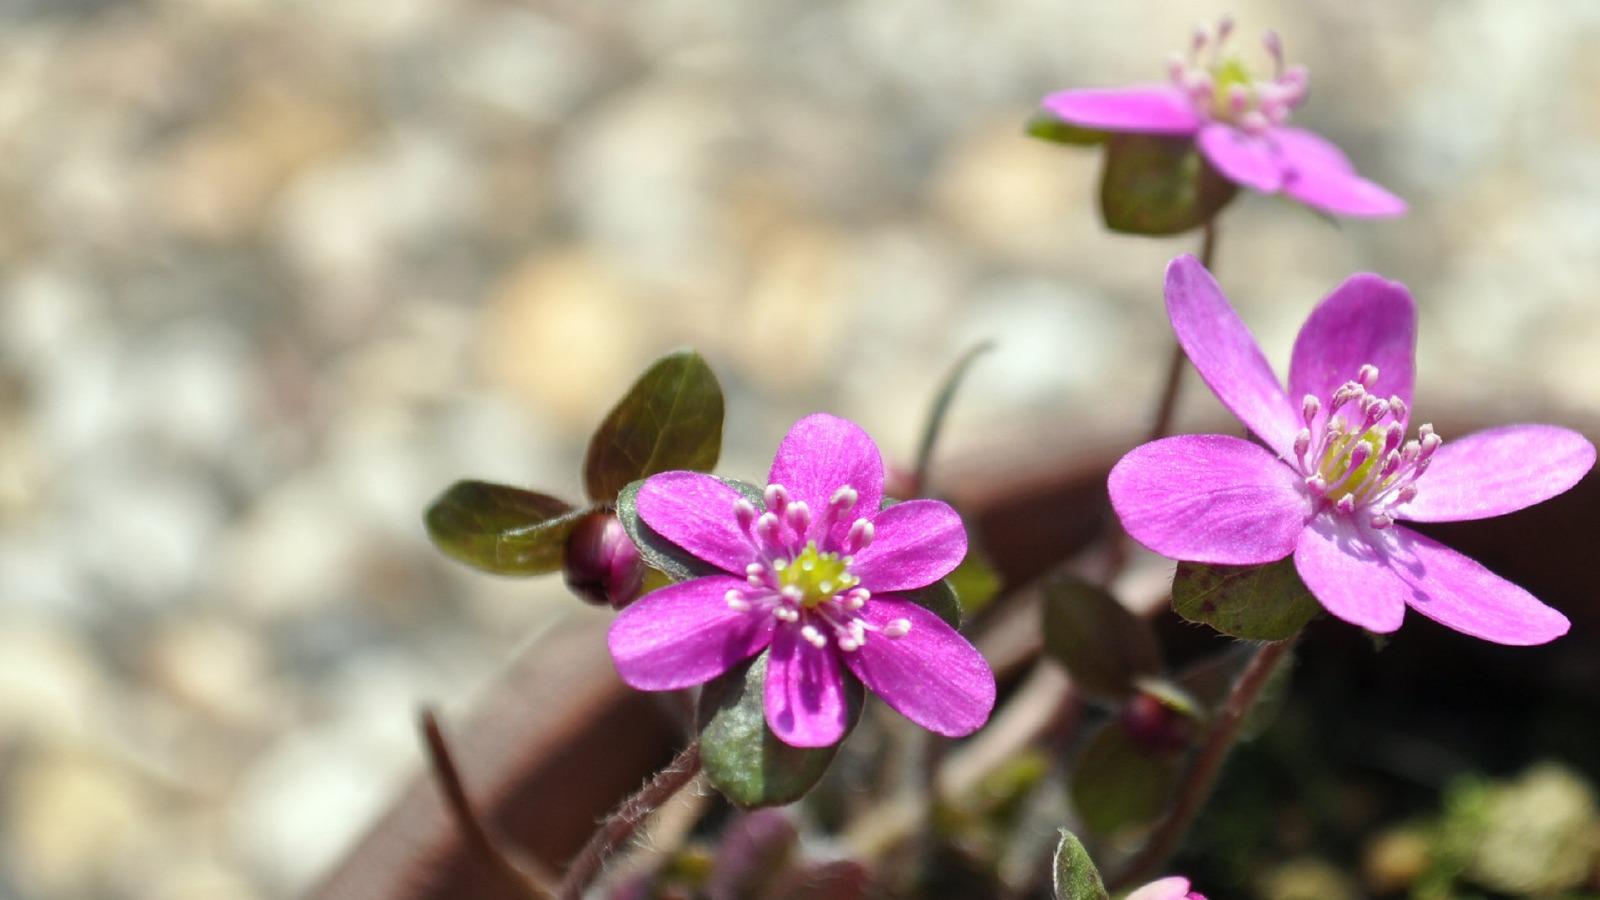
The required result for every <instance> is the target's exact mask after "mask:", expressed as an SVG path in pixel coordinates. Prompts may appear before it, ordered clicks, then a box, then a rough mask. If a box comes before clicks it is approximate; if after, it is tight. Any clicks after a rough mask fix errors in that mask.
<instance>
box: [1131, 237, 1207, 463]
mask: <svg viewBox="0 0 1600 900" xmlns="http://www.w3.org/2000/svg"><path fill="white" fill-rule="evenodd" d="M1216 253H1217V220H1216V219H1215V218H1212V219H1207V220H1206V224H1205V225H1203V226H1202V227H1201V237H1200V264H1201V265H1202V266H1205V267H1206V269H1208V270H1209V269H1210V268H1211V266H1212V263H1213V261H1214V259H1215V258H1216ZM1187 361H1188V357H1187V356H1185V355H1184V352H1183V347H1182V346H1181V345H1180V344H1179V343H1178V341H1177V339H1176V338H1174V339H1173V341H1172V352H1171V354H1170V355H1169V356H1168V357H1167V377H1166V380H1165V381H1164V382H1163V383H1162V387H1161V399H1160V400H1158V401H1157V402H1156V414H1155V418H1154V419H1152V420H1151V423H1150V433H1149V435H1148V436H1147V437H1146V438H1145V440H1146V441H1158V440H1160V439H1162V438H1164V437H1166V436H1167V433H1168V432H1170V431H1171V430H1172V418H1173V416H1174V415H1176V413H1177V411H1178V392H1179V389H1180V388H1182V387H1183V366H1184V363H1185V362H1187Z"/></svg>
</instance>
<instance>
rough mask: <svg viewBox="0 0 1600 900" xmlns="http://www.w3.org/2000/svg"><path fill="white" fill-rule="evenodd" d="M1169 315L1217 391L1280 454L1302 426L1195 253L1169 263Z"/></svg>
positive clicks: (1191, 356) (1287, 449)
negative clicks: (1194, 255) (1195, 256)
mask: <svg viewBox="0 0 1600 900" xmlns="http://www.w3.org/2000/svg"><path fill="white" fill-rule="evenodd" d="M1167 316H1168V317H1169V318H1170V319H1171V320H1172V330H1173V331H1174V332H1176V333H1177V336H1178V343H1180V344H1182V345H1183V350H1184V352H1185V353H1187V354H1188V355H1189V361H1190V362H1192V363H1194V367H1195V369H1197V370H1198V371H1199V372H1200V377H1201V378H1203V379H1205V382H1206V384H1207V385H1209V386H1210V387H1211V391H1212V393H1214V394H1216V395H1217V399H1218V400H1221V401H1222V405H1223V406H1226V407H1227V408H1228V409H1229V410H1230V411H1231V412H1232V413H1233V414H1234V415H1236V416H1238V417H1239V419H1240V420H1241V421H1243V422H1244V424H1245V425H1248V426H1249V427H1250V430H1251V431H1254V432H1255V433H1256V435H1257V436H1259V437H1260V438H1261V439H1262V440H1263V441H1265V442H1266V444H1267V446H1268V447H1271V448H1272V449H1273V450H1276V451H1277V452H1278V454H1279V455H1280V456H1283V457H1286V458H1287V457H1288V456H1289V455H1290V454H1291V453H1292V452H1293V449H1292V448H1293V446H1294V436H1295V434H1296V433H1298V432H1299V430H1300V427H1301V426H1300V415H1299V413H1298V412H1296V409H1297V406H1291V405H1290V403H1289V399H1288V398H1287V397H1286V396H1285V395H1284V393H1283V389H1282V388H1281V387H1279V386H1278V378H1277V376H1276V375H1274V374H1272V366H1270V365H1268V364H1267V358H1266V357H1265V356H1263V355H1262V353H1261V348H1260V347H1259V346H1257V345H1256V341H1255V338H1253V337H1251V336H1250V331H1249V329H1247V328H1245V327H1244V322H1242V321H1240V320H1239V314H1238V313H1236V312H1234V311H1233V307H1232V306H1230V305H1229V304H1228V298H1227V297H1224V296H1223V294H1222V288H1220V287H1218V286H1217V280H1216V279H1215V278H1213V277H1211V273H1210V272H1207V271H1206V268H1205V266H1202V265H1200V262H1199V260H1197V259H1195V258H1194V257H1192V256H1180V257H1178V258H1176V259H1174V260H1173V261H1172V262H1171V263H1168V264H1167Z"/></svg>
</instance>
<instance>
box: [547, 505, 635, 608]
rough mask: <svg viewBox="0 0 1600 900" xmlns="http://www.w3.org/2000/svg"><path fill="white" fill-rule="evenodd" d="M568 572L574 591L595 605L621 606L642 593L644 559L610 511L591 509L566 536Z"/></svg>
mask: <svg viewBox="0 0 1600 900" xmlns="http://www.w3.org/2000/svg"><path fill="white" fill-rule="evenodd" d="M565 575H566V579H567V587H568V588H570V589H571V590H572V592H573V593H574V594H577V595H578V596H579V597H581V598H583V599H584V600H585V601H587V602H589V603H593V604H595V605H596V606H603V605H605V604H608V603H609V604H610V605H611V606H612V607H614V608H616V609H622V608H623V607H625V606H627V605H628V604H629V603H632V602H633V601H634V600H635V599H636V598H637V597H638V596H639V589H640V588H641V587H642V586H643V585H644V562H643V561H642V560H641V559H640V558H639V549H638V548H637V547H635V546H633V541H631V540H629V539H628V532H627V531H626V530H624V529H623V527H622V523H621V522H619V521H617V517H616V516H614V515H612V514H611V513H603V512H597V513H591V514H589V515H587V516H584V518H583V521H581V522H579V523H578V526H577V527H576V528H574V529H572V534H571V536H569V537H568V538H567V559H566V568H565Z"/></svg>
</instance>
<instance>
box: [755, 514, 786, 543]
mask: <svg viewBox="0 0 1600 900" xmlns="http://www.w3.org/2000/svg"><path fill="white" fill-rule="evenodd" d="M756 537H759V538H761V542H762V543H763V544H766V545H767V549H769V550H782V549H783V527H782V525H780V524H779V522H778V517H777V516H775V515H773V514H772V513H770V512H764V513H762V514H761V518H759V519H757V520H756Z"/></svg>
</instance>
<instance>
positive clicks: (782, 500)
mask: <svg viewBox="0 0 1600 900" xmlns="http://www.w3.org/2000/svg"><path fill="white" fill-rule="evenodd" d="M762 499H763V500H765V501H766V503H767V512H770V513H774V514H776V515H780V516H781V515H783V509H784V507H786V506H788V505H789V491H788V489H786V488H785V487H784V486H783V485H781V484H769V485H767V490H766V493H765V494H763V495H762Z"/></svg>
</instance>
